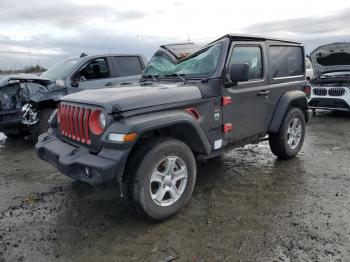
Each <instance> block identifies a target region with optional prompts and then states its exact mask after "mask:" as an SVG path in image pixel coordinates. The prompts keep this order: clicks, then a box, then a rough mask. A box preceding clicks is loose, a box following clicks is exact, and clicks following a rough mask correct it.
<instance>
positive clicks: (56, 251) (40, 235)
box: [0, 113, 350, 261]
mask: <svg viewBox="0 0 350 262" xmlns="http://www.w3.org/2000/svg"><path fill="white" fill-rule="evenodd" d="M307 129H308V130H307V137H306V141H305V145H304V147H303V149H302V152H301V153H300V154H299V156H298V157H297V158H295V159H293V160H289V161H281V160H278V159H276V158H275V157H274V156H273V155H272V153H271V152H270V150H269V147H268V144H267V143H262V144H260V145H254V146H252V145H248V146H246V147H244V148H241V149H237V150H235V151H232V152H229V153H227V154H226V155H224V156H223V157H222V158H221V159H216V160H211V161H208V162H205V163H199V164H198V165H199V170H198V179H197V185H196V188H195V191H194V194H193V196H192V199H191V201H190V203H189V205H188V206H187V207H186V208H185V209H183V210H182V211H181V212H180V213H179V214H178V215H177V216H176V217H174V218H173V219H171V220H169V221H166V222H163V223H151V222H148V221H145V220H143V219H141V218H138V217H135V216H134V214H133V213H132V212H130V211H129V209H128V207H127V206H125V204H124V203H123V201H122V200H121V199H120V198H119V193H118V190H117V188H116V187H114V186H110V187H105V188H94V187H91V186H88V185H86V184H83V183H78V182H72V181H71V180H70V179H68V178H66V177H65V176H63V175H61V174H60V173H59V172H57V171H56V170H55V169H53V168H52V167H51V166H49V165H48V164H46V163H45V162H42V161H41V160H39V159H37V157H36V156H35V154H34V152H33V145H32V144H30V142H28V141H26V140H24V139H21V138H18V137H17V138H8V139H7V141H6V143H5V144H4V146H3V147H2V148H0V261H172V259H175V258H176V260H175V261H350V239H349V237H350V205H349V204H350V174H349V170H350V161H349V156H350V138H349V136H350V132H349V130H350V115H349V114H342V113H322V114H320V115H318V116H317V117H315V118H313V119H311V121H310V123H309V125H308V128H307Z"/></svg>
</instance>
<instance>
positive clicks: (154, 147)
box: [126, 138, 196, 221]
mask: <svg viewBox="0 0 350 262" xmlns="http://www.w3.org/2000/svg"><path fill="white" fill-rule="evenodd" d="M184 170H186V172H184ZM167 171H169V172H167ZM185 173H186V178H185ZM181 174H182V176H183V178H181V179H180V176H181ZM178 178H179V180H176V179H178ZM172 179H173V180H172ZM195 181H196V161H195V158H194V155H193V153H192V151H191V149H190V148H189V147H188V146H187V145H186V144H185V143H183V142H182V141H179V140H176V139H173V138H155V139H151V140H149V141H147V142H145V143H143V144H141V145H138V146H137V148H135V149H134V151H133V153H132V155H131V157H130V159H129V160H128V164H127V167H126V191H127V192H126V197H127V200H128V202H129V204H131V205H132V207H133V209H134V211H136V212H137V213H139V214H141V215H144V216H147V217H148V218H150V219H151V220H155V221H161V220H164V219H166V218H168V217H171V216H173V215H174V214H176V213H177V212H178V211H179V210H180V209H181V208H182V207H184V206H185V205H186V204H187V203H188V201H189V199H190V197H191V195H192V191H193V188H194V185H195ZM164 192H166V193H164ZM176 192H177V193H179V194H177V193H176ZM163 193H164V196H163V197H162V194H163ZM173 196H176V197H173Z"/></svg>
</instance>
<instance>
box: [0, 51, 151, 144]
mask: <svg viewBox="0 0 350 262" xmlns="http://www.w3.org/2000/svg"><path fill="white" fill-rule="evenodd" d="M146 64H147V60H146V59H145V58H144V57H143V56H141V55H136V54H135V55H132V54H130V55H121V54H108V55H94V56H87V55H82V56H80V57H74V58H69V59H67V60H64V61H62V62H60V63H58V64H56V65H54V66H53V67H51V68H49V69H48V70H47V71H46V72H44V73H42V74H41V75H29V74H21V75H10V76H5V77H3V78H1V79H0V132H4V133H6V134H13V133H22V132H23V131H24V132H28V131H29V132H30V133H31V135H32V137H33V140H34V141H36V140H37V137H38V135H40V134H41V133H43V132H45V131H46V130H47V121H48V119H49V117H50V115H51V113H52V111H53V110H54V109H55V108H57V105H58V102H59V100H60V98H61V97H63V96H65V95H67V94H70V93H75V92H79V91H82V90H86V89H96V88H103V87H114V86H116V85H120V84H123V83H134V82H138V81H139V80H140V78H141V73H142V70H143V69H144V67H145V65H146Z"/></svg>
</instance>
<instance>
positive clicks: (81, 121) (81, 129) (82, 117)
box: [58, 103, 91, 145]
mask: <svg viewBox="0 0 350 262" xmlns="http://www.w3.org/2000/svg"><path fill="white" fill-rule="evenodd" d="M90 114H91V109H90V108H88V107H85V106H76V105H71V104H66V103H61V104H60V105H59V107H58V116H59V130H60V133H61V135H63V136H65V137H68V138H70V139H72V140H74V141H77V142H81V143H83V144H88V145H90V144H91V140H90V135H89V118H90Z"/></svg>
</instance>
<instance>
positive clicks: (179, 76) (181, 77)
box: [165, 74, 187, 84]
mask: <svg viewBox="0 0 350 262" xmlns="http://www.w3.org/2000/svg"><path fill="white" fill-rule="evenodd" d="M165 76H167V77H169V76H170V77H171V76H177V77H178V78H180V79H181V80H182V81H183V82H184V83H185V84H186V82H187V79H186V78H185V77H184V76H186V75H185V74H171V75H165Z"/></svg>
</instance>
